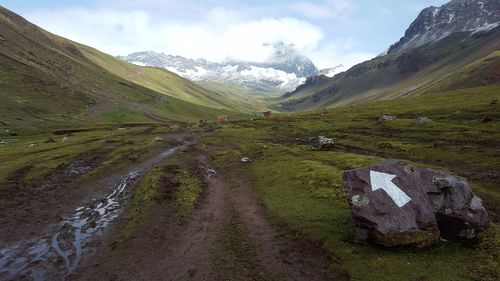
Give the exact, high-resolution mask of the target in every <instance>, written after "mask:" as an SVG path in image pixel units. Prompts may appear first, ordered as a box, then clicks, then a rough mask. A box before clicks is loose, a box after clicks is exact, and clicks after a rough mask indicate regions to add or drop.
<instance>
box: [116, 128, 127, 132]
mask: <svg viewBox="0 0 500 281" xmlns="http://www.w3.org/2000/svg"><path fill="white" fill-rule="evenodd" d="M125 130H127V128H118V131H125Z"/></svg>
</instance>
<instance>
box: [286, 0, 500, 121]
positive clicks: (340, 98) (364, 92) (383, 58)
mask: <svg viewBox="0 0 500 281" xmlns="http://www.w3.org/2000/svg"><path fill="white" fill-rule="evenodd" d="M472 7H475V8H472ZM429 11H434V12H435V15H434V13H431V14H429ZM444 13H446V14H447V15H454V16H453V17H452V16H449V17H448V19H449V20H448V21H445V22H443V21H442V17H443V16H442V15H443V14H444ZM430 15H432V17H429V16H430ZM450 19H451V20H450ZM471 22H475V23H477V24H474V25H472V24H471ZM498 22H500V10H499V2H498V1H478V0H454V1H451V2H449V3H447V4H445V5H443V6H442V7H440V8H434V7H429V8H426V9H424V10H423V11H422V12H421V13H420V15H419V16H418V18H417V19H416V20H415V21H414V22H413V23H412V24H411V25H410V27H409V28H408V30H407V31H406V33H405V37H403V38H402V39H401V40H400V41H399V42H397V43H396V44H394V45H393V46H392V47H391V48H390V49H389V51H388V52H387V54H385V53H384V54H381V55H379V56H377V57H376V58H373V59H371V60H369V61H366V62H363V63H360V64H358V65H355V66H353V67H352V68H350V69H349V70H347V71H345V72H343V73H340V74H338V75H336V76H334V77H333V78H330V79H328V81H326V82H325V81H323V80H322V82H321V83H309V84H307V83H306V84H305V85H303V86H301V87H298V88H297V90H296V91H293V92H290V93H287V94H286V95H285V96H283V97H282V98H281V99H280V100H279V102H278V104H277V106H278V107H280V108H282V109H283V110H291V111H297V110H306V109H313V108H321V107H332V106H339V105H345V104H353V103H361V102H367V101H373V100H380V99H389V98H396V97H402V96H407V95H415V94H420V93H424V92H429V91H435V90H436V89H439V90H440V91H446V90H454V89H461V88H467V87H477V86H484V85H491V84H494V85H497V84H499V82H498V79H496V78H495V77H497V76H498V73H499V71H500V62H499V58H498V55H499V52H498V50H499V49H500V26H498ZM424 23H425V24H424ZM423 24H424V25H423ZM422 25H423V27H422Z"/></svg>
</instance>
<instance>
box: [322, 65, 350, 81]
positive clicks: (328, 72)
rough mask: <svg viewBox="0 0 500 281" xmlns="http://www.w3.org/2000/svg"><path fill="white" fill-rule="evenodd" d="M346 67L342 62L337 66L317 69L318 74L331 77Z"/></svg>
mask: <svg viewBox="0 0 500 281" xmlns="http://www.w3.org/2000/svg"><path fill="white" fill-rule="evenodd" d="M347 69H348V68H347V67H345V66H344V65H343V64H339V65H337V66H334V67H330V68H325V69H322V70H320V71H319V74H320V75H321V74H322V75H325V76H326V77H330V78H331V77H333V76H335V75H337V74H339V73H342V72H344V71H346V70H347Z"/></svg>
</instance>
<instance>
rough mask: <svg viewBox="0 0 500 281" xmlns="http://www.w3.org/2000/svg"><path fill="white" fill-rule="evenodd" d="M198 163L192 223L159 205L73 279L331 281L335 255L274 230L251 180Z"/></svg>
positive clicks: (197, 159) (203, 159) (202, 159)
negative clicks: (199, 190)
mask: <svg viewBox="0 0 500 281" xmlns="http://www.w3.org/2000/svg"><path fill="white" fill-rule="evenodd" d="M191 161H192V162H193V163H192V164H191V165H195V166H196V167H194V168H195V169H196V170H197V171H198V175H199V177H200V178H201V180H202V181H203V182H204V184H203V185H204V191H203V195H202V198H201V199H200V200H199V203H198V206H197V208H196V209H195V211H194V212H193V214H192V215H191V216H190V217H188V218H186V219H183V220H180V221H176V220H175V219H174V218H173V214H171V213H170V214H169V211H168V208H167V207H165V204H163V205H162V204H158V205H157V206H156V207H155V209H154V210H153V211H152V212H151V213H152V214H153V215H151V216H150V217H149V218H148V219H147V221H146V222H145V223H144V225H143V227H142V229H141V230H140V232H139V233H136V234H135V235H134V237H133V238H132V239H130V240H128V241H125V242H121V245H119V246H117V245H116V244H115V242H113V241H108V243H107V245H106V246H104V247H101V249H102V251H101V252H100V253H99V254H98V257H97V258H96V259H95V260H93V261H92V262H89V263H87V265H86V266H85V267H83V268H81V269H80V270H78V271H77V272H76V273H75V274H74V275H72V276H71V277H72V278H74V279H78V280H313V281H314V280H329V279H328V278H327V271H328V268H329V266H330V262H331V261H330V259H329V257H328V255H327V254H325V253H324V252H323V251H322V250H320V249H319V247H315V246H311V245H309V246H308V245H307V243H306V242H304V243H296V242H297V241H293V239H288V238H287V237H286V236H287V234H288V232H287V231H286V230H285V229H281V228H279V227H276V226H274V225H273V224H272V223H271V222H270V221H269V220H268V218H267V217H266V215H265V211H264V209H263V207H262V206H261V205H260V204H259V201H258V200H257V198H256V196H255V194H254V192H253V189H252V186H251V184H250V181H249V180H248V179H247V178H245V176H238V177H237V178H236V177H234V176H229V175H226V174H225V173H224V171H215V170H214V169H213V168H212V167H211V166H210V165H209V163H208V162H207V156H206V154H203V153H201V154H198V155H193V156H191ZM235 165H242V164H241V163H235ZM166 184H167V188H168V183H166ZM116 247H118V248H119V249H118V250H116V249H115V248H116ZM110 260H113V261H111V262H110ZM341 280H342V279H341Z"/></svg>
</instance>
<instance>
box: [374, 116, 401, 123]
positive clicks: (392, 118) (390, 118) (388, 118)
mask: <svg viewBox="0 0 500 281" xmlns="http://www.w3.org/2000/svg"><path fill="white" fill-rule="evenodd" d="M396 119H397V118H396V116H391V115H382V116H380V117H379V118H378V121H379V122H387V121H394V120H396Z"/></svg>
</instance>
